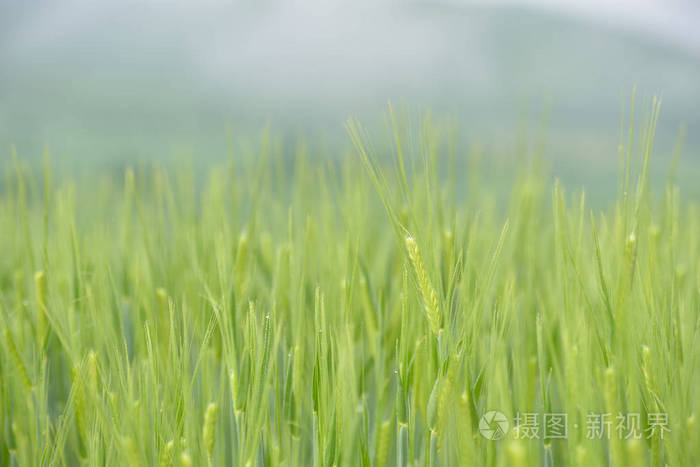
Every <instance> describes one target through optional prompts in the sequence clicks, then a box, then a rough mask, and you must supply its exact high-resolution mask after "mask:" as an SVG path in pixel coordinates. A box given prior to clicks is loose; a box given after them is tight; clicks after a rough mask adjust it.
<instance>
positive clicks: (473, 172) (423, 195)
mask: <svg viewBox="0 0 700 467" xmlns="http://www.w3.org/2000/svg"><path fill="white" fill-rule="evenodd" d="M658 114H659V109H658V103H657V102H656V101H655V102H654V103H653V104H652V106H651V110H650V112H649V115H648V116H646V117H644V118H642V117H640V118H638V121H637V122H625V123H624V124H623V131H622V132H621V137H620V148H619V151H618V152H617V153H615V151H614V150H613V151H611V157H614V158H619V165H620V172H619V173H620V176H619V185H618V186H617V187H612V188H613V189H615V190H617V192H618V197H617V199H611V200H610V201H609V203H607V204H606V205H604V206H595V207H594V206H589V203H588V202H587V199H586V195H585V192H584V191H580V190H573V191H567V190H566V189H565V187H564V184H563V183H560V182H558V181H556V180H552V177H550V176H549V174H548V173H547V171H546V169H545V168H544V166H545V165H546V164H541V163H540V162H538V161H539V160H540V159H539V158H538V155H537V154H531V155H529V156H527V157H524V158H521V159H520V160H519V162H517V169H516V170H515V171H514V172H513V176H512V177H510V178H507V180H506V181H505V182H503V183H502V185H503V186H505V187H506V189H505V191H503V190H502V189H501V188H499V186H500V185H499V184H491V183H489V182H488V181H487V180H488V177H487V175H486V173H485V172H486V169H484V173H482V172H480V168H479V164H478V163H476V162H474V161H475V160H477V158H476V156H474V155H473V154H471V153H470V152H469V151H465V150H462V149H461V148H459V147H456V146H455V145H453V144H451V139H450V138H451V137H450V131H449V129H446V128H445V127H443V126H441V125H440V124H439V123H438V122H435V121H433V120H430V119H428V118H426V119H424V120H422V121H420V122H419V123H418V124H417V125H416V128H415V129H411V128H413V127H410V126H407V125H404V124H403V123H402V122H403V119H402V117H401V116H397V115H395V114H394V112H393V111H390V112H389V116H388V119H387V120H388V123H389V125H388V131H387V132H385V133H381V134H380V135H379V136H377V135H375V134H370V133H369V132H368V131H367V130H366V129H365V128H364V127H363V126H362V124H361V123H359V122H357V121H355V120H350V121H349V122H348V124H347V128H348V135H349V138H348V141H347V144H346V145H345V146H342V145H339V147H342V148H343V149H342V150H338V153H337V154H334V155H333V156H334V157H332V158H330V157H326V155H325V154H321V155H319V154H314V153H313V151H311V150H309V149H308V148H307V147H306V146H305V145H303V144H299V145H297V146H294V147H291V148H290V147H287V146H283V145H279V144H275V141H276V139H275V135H274V131H272V132H267V133H265V135H264V136H263V137H262V138H261V139H260V141H259V142H258V144H256V145H250V146H248V148H247V149H245V150H232V151H231V153H230V154H229V155H228V161H227V162H226V163H223V164H220V165H216V166H211V167H209V169H208V170H209V171H208V173H207V174H206V176H204V177H198V176H197V175H196V174H195V171H193V170H192V169H191V167H188V166H187V165H163V166H160V165H156V164H151V165H149V164H142V165H140V166H135V167H126V168H124V170H121V169H120V171H119V173H118V175H116V176H115V175H114V173H102V174H99V173H98V174H97V175H95V176H93V177H82V178H80V177H66V176H56V175H54V172H52V164H53V163H54V162H53V161H52V160H51V159H50V157H49V156H47V157H46V159H45V163H44V165H43V166H42V167H36V166H33V165H32V164H29V163H28V162H26V161H24V159H23V157H22V155H21V154H18V153H17V151H15V153H14V155H13V157H12V158H11V159H10V160H9V162H8V163H7V164H6V166H5V181H4V185H3V186H4V188H3V191H2V194H1V195H0V245H2V247H3V251H2V255H0V309H1V310H0V311H1V316H2V317H1V318H0V329H1V330H2V336H3V338H2V341H3V342H2V345H1V346H0V375H1V377H0V464H1V465H12V466H38V465H91V466H92V465H129V466H139V465H144V466H145V465H162V466H169V465H194V466H198V465H240V466H276V465H289V466H295V465H314V466H332V465H353V466H354V465H363V466H370V465H374V466H385V465H397V466H418V465H430V466H452V465H455V466H457V465H487V466H530V465H544V466H553V465H572V466H592V465H614V466H659V465H671V466H681V465H698V463H699V462H700V435H699V434H698V428H697V427H696V413H697V411H698V407H697V402H698V401H700V380H699V379H698V373H697V370H698V365H699V362H698V356H700V350H699V349H698V343H699V338H698V337H699V336H698V331H699V328H698V326H699V324H700V320H699V319H700V314H699V311H700V274H699V272H700V213H699V211H698V204H697V202H696V201H697V200H689V199H684V198H683V197H682V196H681V190H680V189H679V188H678V187H677V186H676V184H675V182H674V177H673V176H672V175H670V176H668V177H666V178H665V179H664V180H662V181H660V182H659V183H652V182H651V178H650V175H649V161H650V158H652V157H654V156H653V154H652V153H653V152H654V144H653V138H654V128H655V125H656V119H657V118H658ZM409 127H410V128H409ZM382 138H383V139H384V140H386V142H387V144H386V145H381V144H379V141H378V140H380V139H382ZM386 148H389V149H388V150H387V149H386ZM472 162H474V163H472ZM593 188H594V189H595V187H593Z"/></svg>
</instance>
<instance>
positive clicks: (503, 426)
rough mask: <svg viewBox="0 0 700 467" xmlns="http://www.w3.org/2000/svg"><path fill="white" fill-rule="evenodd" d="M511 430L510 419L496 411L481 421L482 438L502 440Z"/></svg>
mask: <svg viewBox="0 0 700 467" xmlns="http://www.w3.org/2000/svg"><path fill="white" fill-rule="evenodd" d="M509 428H510V424H509V423H508V419H507V418H506V416H505V415H504V414H502V413H501V412H498V411H496V410H492V411H490V412H486V413H485V414H484V415H483V416H482V417H481V419H480V420H479V432H480V433H481V436H483V437H484V438H486V439H490V440H492V441H498V440H499V439H502V438H503V437H504V436H505V435H506V434H507V433H508V429H509Z"/></svg>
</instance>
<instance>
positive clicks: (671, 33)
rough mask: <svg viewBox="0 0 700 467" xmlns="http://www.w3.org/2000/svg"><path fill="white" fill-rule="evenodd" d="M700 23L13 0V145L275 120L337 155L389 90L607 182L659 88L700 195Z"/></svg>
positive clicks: (672, 9) (120, 159)
mask: <svg viewBox="0 0 700 467" xmlns="http://www.w3.org/2000/svg"><path fill="white" fill-rule="evenodd" d="M698 26H700V3H698V2H696V1H691V0H666V1H652V0H616V1H605V0H574V1H570V2H567V3H564V2H558V1H555V0H511V1H506V0H504V1H490V2H480V1H470V0H454V1H443V0H434V1H432V0H425V1H412V0H406V1H381V0H380V1H376V0H375V1H369V0H352V1H339V0H325V1H322V0H286V1H281V0H256V1H254V0H243V1H224V0H199V1H196V2H195V1H190V2H185V1H179V2H178V1H166V0H102V1H87V0H85V1H78V0H63V1H61V2H56V1H52V0H43V1H42V0H36V1H31V2H25V1H20V0H2V1H0V160H2V159H6V160H9V158H10V146H11V144H16V147H17V150H18V153H19V154H20V156H22V157H23V158H24V159H27V160H30V161H31V160H40V158H41V154H42V151H43V148H44V146H45V145H48V147H49V148H50V150H51V153H52V159H53V161H54V163H55V164H59V165H60V164H63V165H65V166H66V167H72V168H75V167H86V166H97V167H105V166H108V167H114V168H119V167H122V166H123V165H125V164H130V163H133V162H134V161H144V160H151V159H153V160H169V159H172V158H174V157H181V156H183V155H185V156H186V157H191V158H192V159H194V160H196V161H207V160H214V159H221V158H223V157H225V153H226V144H227V133H229V134H233V135H234V137H235V136H236V135H246V134H252V133H253V132H257V131H259V130H260V129H261V128H262V127H264V126H265V124H267V123H269V124H270V127H271V128H272V129H273V130H274V131H277V132H279V134H281V135H289V136H288V137H289V138H290V140H291V139H292V138H296V137H298V136H300V135H301V136H304V137H307V138H316V139H317V140H318V136H319V135H323V137H322V139H323V140H324V141H326V142H327V144H328V147H329V148H330V149H331V150H332V148H334V147H341V145H342V146H343V147H344V146H345V145H347V143H348V138H347V136H346V134H345V129H344V124H345V121H346V119H347V117H349V116H355V117H358V118H359V119H360V120H361V121H363V122H365V123H367V124H368V126H372V125H374V124H375V123H379V124H381V122H382V116H383V114H384V112H385V111H386V108H387V107H386V104H387V101H389V100H391V101H392V102H395V103H396V102H400V103H402V105H403V106H405V107H406V108H409V109H411V111H412V112H415V113H416V114H420V113H421V112H423V111H425V110H426V109H431V111H432V112H433V113H434V114H436V115H442V114H450V115H453V116H455V117H456V118H457V119H458V122H459V129H460V139H463V140H464V141H466V142H467V144H476V143H478V144H480V145H483V146H484V147H486V148H493V149H494V151H502V152H504V153H507V152H508V151H509V150H510V149H512V148H513V145H514V144H516V142H517V139H518V137H519V136H518V135H521V136H522V135H528V137H529V136H533V137H534V136H535V135H536V134H537V133H538V132H539V133H541V132H543V131H544V130H543V128H546V146H545V153H546V155H547V157H548V158H551V160H552V165H553V171H554V174H555V175H557V176H561V177H563V178H565V179H569V180H571V181H572V182H573V183H581V184H585V185H586V186H588V187H589V188H592V189H595V188H596V186H597V184H598V185H600V186H603V185H605V186H608V185H609V182H610V181H614V180H615V176H616V173H617V165H618V159H617V145H618V140H619V134H620V118H621V115H622V112H623V106H625V107H626V108H625V112H628V107H629V102H630V95H631V93H632V88H633V86H635V85H636V88H637V96H638V99H637V118H638V119H639V120H642V119H643V118H644V117H645V116H647V115H648V111H649V107H650V102H651V97H652V96H653V95H659V96H661V97H662V99H663V105H662V108H661V117H660V120H659V125H658V133H657V143H656V149H655V153H654V154H655V159H654V163H655V165H654V167H655V169H654V170H655V173H658V174H661V175H663V174H665V172H666V170H667V167H668V161H669V160H670V157H671V153H672V152H673V148H674V145H675V144H676V142H677V139H678V135H679V132H681V131H682V128H684V127H685V128H686V130H685V135H686V137H685V144H684V146H683V147H684V149H683V151H682V154H681V168H682V170H680V176H681V178H682V179H683V183H684V187H685V188H684V189H685V190H686V191H687V192H690V193H692V194H693V196H698V195H700V187H699V186H700V183H697V180H700V170H699V166H700V151H698V149H699V148H700V27H698ZM293 135H295V136H293ZM336 141H337V144H336V143H335V142H336ZM331 152H332V151H331ZM71 170H72V169H71ZM661 175H659V176H661ZM613 185H614V182H613ZM612 188H613V191H614V186H613V187H612Z"/></svg>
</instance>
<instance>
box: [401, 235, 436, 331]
mask: <svg viewBox="0 0 700 467" xmlns="http://www.w3.org/2000/svg"><path fill="white" fill-rule="evenodd" d="M406 250H408V257H409V258H410V260H411V264H412V265H413V271H414V272H415V273H416V279H417V281H418V288H419V289H420V294H421V296H422V297H423V306H424V308H425V314H426V316H427V317H428V324H429V325H430V330H431V331H432V332H433V334H435V336H437V335H438V333H439V332H440V305H439V304H438V298H437V293H436V292H435V289H434V288H433V286H432V285H431V283H430V279H429V278H428V273H427V272H426V271H425V266H424V265H423V259H422V258H421V255H420V250H418V244H417V243H416V241H415V239H414V238H413V237H411V236H407V237H406Z"/></svg>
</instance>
